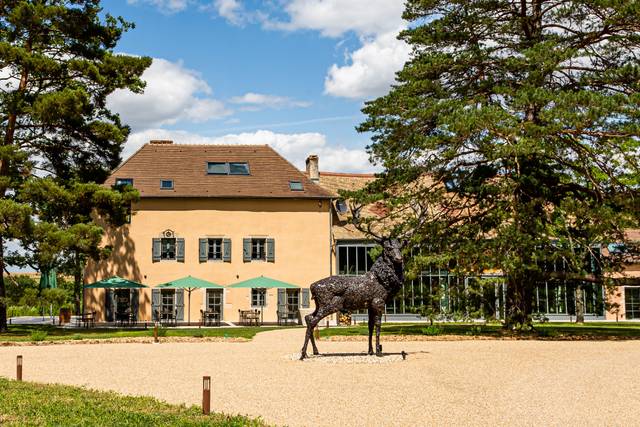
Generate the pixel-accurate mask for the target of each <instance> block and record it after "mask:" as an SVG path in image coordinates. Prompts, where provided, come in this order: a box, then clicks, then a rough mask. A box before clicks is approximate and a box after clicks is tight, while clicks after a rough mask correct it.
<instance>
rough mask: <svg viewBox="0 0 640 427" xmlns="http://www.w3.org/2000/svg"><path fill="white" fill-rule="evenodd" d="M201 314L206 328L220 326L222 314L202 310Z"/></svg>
mask: <svg viewBox="0 0 640 427" xmlns="http://www.w3.org/2000/svg"><path fill="white" fill-rule="evenodd" d="M200 313H201V315H202V324H203V325H204V326H211V325H213V324H214V323H215V324H216V326H220V314H219V313H218V312H217V311H213V310H206V311H202V310H200Z"/></svg>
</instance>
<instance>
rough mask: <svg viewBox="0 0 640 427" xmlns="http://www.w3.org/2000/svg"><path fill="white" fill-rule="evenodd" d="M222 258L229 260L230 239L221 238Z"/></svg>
mask: <svg viewBox="0 0 640 427" xmlns="http://www.w3.org/2000/svg"><path fill="white" fill-rule="evenodd" d="M222 260H223V261H224V262H231V239H222Z"/></svg>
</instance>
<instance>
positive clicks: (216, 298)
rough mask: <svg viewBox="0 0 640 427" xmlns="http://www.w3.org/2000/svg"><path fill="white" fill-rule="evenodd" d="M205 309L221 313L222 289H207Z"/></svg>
mask: <svg viewBox="0 0 640 427" xmlns="http://www.w3.org/2000/svg"><path fill="white" fill-rule="evenodd" d="M207 311H213V312H214V313H218V314H222V289H207Z"/></svg>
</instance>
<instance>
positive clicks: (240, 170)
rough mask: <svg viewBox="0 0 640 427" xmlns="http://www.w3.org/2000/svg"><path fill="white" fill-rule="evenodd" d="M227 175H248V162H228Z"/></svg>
mask: <svg viewBox="0 0 640 427" xmlns="http://www.w3.org/2000/svg"><path fill="white" fill-rule="evenodd" d="M229 175H249V164H248V163H244V162H235V163H229Z"/></svg>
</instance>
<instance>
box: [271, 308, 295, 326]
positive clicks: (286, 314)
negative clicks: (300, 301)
mask: <svg viewBox="0 0 640 427" xmlns="http://www.w3.org/2000/svg"><path fill="white" fill-rule="evenodd" d="M277 314H278V325H279V326H282V325H285V326H286V325H288V324H289V323H291V324H294V325H296V324H298V319H299V317H300V315H299V312H298V310H289V309H287V308H282V309H278V312H277Z"/></svg>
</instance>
